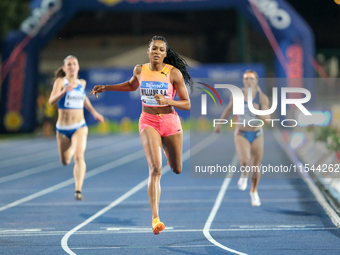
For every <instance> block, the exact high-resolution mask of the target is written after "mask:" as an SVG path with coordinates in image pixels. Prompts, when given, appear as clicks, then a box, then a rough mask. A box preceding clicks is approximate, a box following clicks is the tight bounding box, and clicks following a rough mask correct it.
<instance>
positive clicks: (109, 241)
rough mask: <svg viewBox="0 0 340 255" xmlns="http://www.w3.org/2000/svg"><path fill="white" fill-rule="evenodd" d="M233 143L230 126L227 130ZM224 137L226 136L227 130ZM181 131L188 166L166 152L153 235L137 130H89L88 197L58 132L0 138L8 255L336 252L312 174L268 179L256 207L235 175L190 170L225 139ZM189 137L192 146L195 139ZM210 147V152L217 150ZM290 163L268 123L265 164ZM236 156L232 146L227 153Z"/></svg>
mask: <svg viewBox="0 0 340 255" xmlns="http://www.w3.org/2000/svg"><path fill="white" fill-rule="evenodd" d="M222 136H224V138H225V139H226V140H227V141H228V143H230V146H234V143H233V137H232V135H231V134H221V135H220V137H222ZM225 136H227V137H225ZM192 138H193V135H191V136H190V135H189V133H185V134H184V142H183V171H182V173H181V174H180V175H176V174H174V173H172V171H171V170H170V169H169V167H168V166H167V162H166V158H165V157H164V156H163V175H162V179H161V187H162V194H161V199H160V205H159V208H160V211H159V215H160V219H161V220H162V221H163V222H164V224H165V227H166V228H165V230H164V231H162V233H161V234H160V235H154V234H153V233H152V228H151V210H150V203H149V199H148V191H147V179H148V166H147V162H146V159H145V155H144V152H143V148H142V145H141V141H140V137H139V135H137V134H126V135H122V134H119V135H108V136H96V135H90V136H89V137H88V143H87V149H86V153H85V161H86V164H87V173H86V177H85V181H84V186H83V191H82V194H83V196H84V200H83V201H76V200H75V199H74V195H73V193H74V179H73V174H72V171H73V162H72V163H71V164H70V165H68V166H62V165H61V163H60V162H59V157H58V148H57V142H56V141H55V139H43V138H31V139H23V140H3V141H2V142H1V143H0V184H1V186H0V236H1V241H0V253H1V254H164V253H169V254H339V252H340V242H339V237H340V230H339V229H338V228H336V226H335V225H334V224H333V222H332V220H331V218H330V217H329V216H328V215H327V214H326V212H325V210H324V209H323V207H322V206H321V205H320V203H319V202H318V198H317V197H315V196H314V194H313V193H312V191H311V190H310V188H309V186H308V185H307V183H306V182H305V181H304V180H303V179H301V178H300V177H299V176H297V177H296V178H286V179H285V178H262V179H261V180H260V184H259V187H258V191H259V196H260V198H261V202H262V205H261V206H260V207H252V206H251V202H250V196H249V187H250V180H248V188H247V190H246V191H240V190H238V188H237V181H238V177H239V174H238V173H235V174H234V176H233V177H232V178H225V179H223V178H190V170H189V169H190V150H191V153H193V151H194V150H204V152H205V153H206V154H207V156H209V151H212V150H210V149H209V147H210V146H214V147H216V146H217V147H218V148H219V149H220V150H223V149H224V148H225V146H226V145H225V140H222V139H215V140H214V143H213V144H212V143H206V142H204V141H203V142H202V141H201V142H199V141H197V142H196V141H195V139H192ZM190 146H191V148H190ZM210 153H211V152H210ZM278 161H280V163H284V164H286V165H290V164H291V163H292V162H291V161H290V159H289V157H288V156H287V155H286V153H285V152H284V150H283V149H282V148H281V146H280V144H279V142H278V141H277V140H276V139H275V138H274V134H273V133H271V132H266V133H265V146H264V158H263V160H262V163H263V164H266V165H269V164H271V165H275V164H277V162H278ZM225 162H226V164H235V162H237V157H236V156H235V153H234V154H227V153H226V155H225Z"/></svg>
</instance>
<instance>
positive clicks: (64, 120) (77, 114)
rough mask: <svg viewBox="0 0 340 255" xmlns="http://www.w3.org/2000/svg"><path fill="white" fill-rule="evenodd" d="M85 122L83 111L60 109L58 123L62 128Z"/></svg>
mask: <svg viewBox="0 0 340 255" xmlns="http://www.w3.org/2000/svg"><path fill="white" fill-rule="evenodd" d="M82 120H84V110H83V109H59V110H58V121H57V123H58V124H59V125H61V126H69V125H73V124H76V123H79V122H81V121H82Z"/></svg>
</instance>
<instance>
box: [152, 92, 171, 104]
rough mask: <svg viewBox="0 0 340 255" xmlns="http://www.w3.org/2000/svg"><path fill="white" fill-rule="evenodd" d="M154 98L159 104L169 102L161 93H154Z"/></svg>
mask: <svg viewBox="0 0 340 255" xmlns="http://www.w3.org/2000/svg"><path fill="white" fill-rule="evenodd" d="M155 99H156V101H157V103H158V104H159V105H167V104H168V102H169V99H168V98H166V97H164V96H163V95H160V94H156V95H155Z"/></svg>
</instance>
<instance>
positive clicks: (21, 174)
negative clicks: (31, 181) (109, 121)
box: [0, 138, 140, 183]
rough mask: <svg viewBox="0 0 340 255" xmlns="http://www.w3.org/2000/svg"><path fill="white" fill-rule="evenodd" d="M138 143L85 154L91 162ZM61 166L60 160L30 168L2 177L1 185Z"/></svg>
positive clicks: (131, 142)
mask: <svg viewBox="0 0 340 255" xmlns="http://www.w3.org/2000/svg"><path fill="white" fill-rule="evenodd" d="M138 141H140V138H133V139H131V140H128V141H122V142H120V143H116V144H114V147H113V148H112V149H108V148H110V147H112V146H113V144H112V143H111V145H110V146H106V147H104V148H101V149H99V150H96V151H94V152H88V153H86V154H85V160H89V159H92V158H95V157H98V156H101V155H106V154H111V153H112V152H115V151H121V150H123V149H128V148H131V147H134V146H136V145H139V144H138V143H137V142H138ZM105 153H106V154H105ZM87 154H89V155H87ZM54 155H56V154H54ZM34 159H35V160H36V158H34ZM60 166H61V163H60V161H59V160H58V161H54V162H51V163H48V164H45V165H41V166H38V167H33V168H30V169H27V170H24V171H21V172H19V173H15V174H10V175H7V176H4V177H1V178H0V183H4V182H8V181H13V180H16V179H20V178H23V177H26V176H29V175H32V174H36V173H41V172H45V171H48V170H51V169H54V168H59V167H60Z"/></svg>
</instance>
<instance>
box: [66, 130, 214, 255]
mask: <svg viewBox="0 0 340 255" xmlns="http://www.w3.org/2000/svg"><path fill="white" fill-rule="evenodd" d="M217 138H218V136H217V135H215V134H211V135H209V136H208V137H206V138H205V139H203V140H202V141H201V142H199V143H198V144H196V145H195V146H194V147H193V148H191V149H189V150H187V151H186V152H185V153H184V154H183V156H182V161H183V162H184V161H186V160H187V159H189V158H190V154H191V155H194V154H196V153H198V152H199V151H201V150H203V149H204V148H205V147H207V146H209V145H210V144H212V143H213V142H214V141H215V140H216V139H217ZM190 150H191V153H190ZM169 170H170V168H169V166H168V165H166V166H165V167H164V168H163V170H162V172H163V173H162V175H164V174H166V173H167V172H168V171H169ZM147 183H148V178H146V179H145V180H144V181H142V182H140V183H139V184H138V185H136V186H135V187H133V188H132V189H131V190H129V191H128V192H126V193H125V194H123V195H122V196H120V197H119V198H118V199H116V200H115V201H113V202H112V203H111V204H109V205H108V206H106V207H104V208H103V209H102V210H100V211H98V212H97V213H96V214H94V215H93V216H91V217H90V218H88V219H87V220H86V221H84V222H83V223H81V224H79V225H78V226H76V227H75V228H73V229H71V230H70V231H69V232H67V234H66V235H65V236H64V237H63V238H62V239H61V247H62V248H63V249H64V251H65V252H67V253H68V254H73V255H75V253H74V252H73V251H72V250H71V249H70V248H69V247H68V244H67V241H68V239H69V238H70V236H71V235H72V234H73V233H75V232H76V231H78V230H79V229H81V228H82V227H84V226H86V225H87V224H89V223H90V222H92V221H93V220H95V219H96V218H98V217H100V216H101V215H102V214H104V213H105V212H107V211H108V210H110V209H112V208H113V207H115V206H117V205H118V204H120V203H121V202H123V201H124V200H125V199H127V198H129V197H130V196H132V195H133V194H135V193H136V192H138V191H139V190H141V189H142V188H144V187H145V186H146V185H147Z"/></svg>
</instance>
